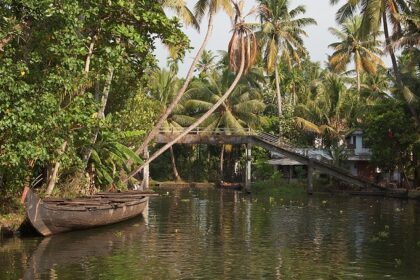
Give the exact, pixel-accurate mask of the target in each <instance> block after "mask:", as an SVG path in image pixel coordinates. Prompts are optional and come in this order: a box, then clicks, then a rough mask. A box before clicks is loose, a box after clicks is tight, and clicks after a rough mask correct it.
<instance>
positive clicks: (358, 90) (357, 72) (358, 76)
mask: <svg viewBox="0 0 420 280" xmlns="http://www.w3.org/2000/svg"><path fill="white" fill-rule="evenodd" d="M356 77H357V92H359V93H360V71H358V70H356Z"/></svg>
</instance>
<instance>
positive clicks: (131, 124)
mask: <svg viewBox="0 0 420 280" xmlns="http://www.w3.org/2000/svg"><path fill="white" fill-rule="evenodd" d="M179 27H180V25H179V22H178V21H177V19H169V18H168V17H167V16H166V15H165V13H164V11H163V9H162V6H161V5H160V4H159V3H157V2H156V1H145V0H136V1H127V0H119V1H96V0H87V1H51V0H43V1H38V0H22V1H2V2H1V3H0V169H1V170H2V177H1V178H2V180H3V181H2V182H0V186H6V188H12V187H13V186H17V187H19V186H20V185H22V184H23V183H24V181H25V180H26V179H25V178H26V177H27V176H28V175H29V177H28V178H30V177H31V176H37V175H38V174H43V176H44V179H45V180H46V179H47V174H48V172H47V170H48V169H49V166H50V165H51V164H52V163H54V162H57V161H60V162H61V167H60V168H61V169H60V172H61V173H62V174H66V176H71V175H72V174H74V173H77V172H79V171H82V172H83V171H84V170H81V169H83V168H85V167H86V165H87V163H83V162H82V159H81V156H82V154H83V152H84V151H85V150H86V147H88V146H90V145H92V143H91V142H92V141H91V139H92V135H95V133H96V132H97V131H98V132H99V133H98V134H99V141H100V143H99V144H98V145H95V147H94V148H95V153H94V154H93V155H92V157H94V158H95V159H94V160H92V161H93V162H94V164H95V165H96V166H97V169H96V170H97V172H98V173H97V175H98V177H100V178H101V179H100V182H99V185H101V184H104V185H108V184H110V182H111V181H112V182H115V180H117V179H118V176H116V175H115V174H119V172H120V171H121V170H123V169H124V168H126V167H125V164H124V162H125V161H126V160H128V159H130V160H134V161H135V162H138V161H139V158H138V157H136V156H135V155H134V154H133V152H132V151H131V150H130V149H129V148H128V147H127V146H130V145H132V144H133V143H137V142H138V141H139V140H140V139H141V138H142V137H143V136H144V131H145V130H147V129H148V128H149V127H150V126H151V125H152V123H153V121H154V119H155V117H156V115H157V110H158V106H157V105H156V103H155V102H153V101H152V100H150V98H147V97H146V95H145V93H144V92H143V88H144V87H145V85H146V79H147V77H145V76H144V73H145V71H147V70H148V69H149V68H150V67H151V66H154V65H155V63H156V60H155V58H154V56H153V49H154V48H155V40H156V38H160V39H161V40H162V41H163V42H165V43H167V44H170V45H174V46H176V47H177V50H178V51H179V54H180V55H182V54H183V51H184V50H185V48H186V47H188V39H187V37H186V36H185V35H184V34H183V33H182V31H181V30H180V28H179ZM110 65H112V67H113V69H115V73H114V79H113V81H112V84H111V87H110V88H111V90H110V92H109V101H108V104H107V106H106V110H105V115H106V119H105V120H102V121H98V119H97V118H96V117H95V114H96V113H97V112H98V108H99V106H100V100H101V94H102V92H103V91H104V87H105V84H106V83H105V81H106V76H107V73H108V69H109V66H110ZM64 141H67V142H68V146H67V149H66V151H65V152H64V153H62V154H60V153H58V152H57V150H59V147H60V146H61V144H62V143H63V142H64ZM0 191H1V190H0Z"/></svg>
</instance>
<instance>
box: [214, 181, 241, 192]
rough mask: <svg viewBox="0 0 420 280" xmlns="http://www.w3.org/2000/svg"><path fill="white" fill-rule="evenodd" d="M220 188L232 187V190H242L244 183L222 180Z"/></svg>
mask: <svg viewBox="0 0 420 280" xmlns="http://www.w3.org/2000/svg"><path fill="white" fill-rule="evenodd" d="M219 188H221V189H230V190H241V189H242V184H241V183H231V182H224V181H220V184H219Z"/></svg>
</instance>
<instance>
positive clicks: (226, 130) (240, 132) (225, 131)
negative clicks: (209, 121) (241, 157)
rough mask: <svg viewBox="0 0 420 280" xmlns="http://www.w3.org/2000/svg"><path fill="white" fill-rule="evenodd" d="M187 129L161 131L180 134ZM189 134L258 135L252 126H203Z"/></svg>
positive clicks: (178, 128)
mask: <svg viewBox="0 0 420 280" xmlns="http://www.w3.org/2000/svg"><path fill="white" fill-rule="evenodd" d="M185 130H186V129H185V128H183V127H171V128H162V129H160V130H159V133H162V134H180V133H182V132H184V131H185ZM188 134H195V135H197V134H209V135H212V134H214V135H256V133H255V131H254V130H252V129H251V128H242V129H234V128H216V129H206V128H203V127H197V128H195V129H193V130H191V131H190V132H189V133H188Z"/></svg>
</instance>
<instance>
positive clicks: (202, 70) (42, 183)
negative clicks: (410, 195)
mask: <svg viewBox="0 0 420 280" xmlns="http://www.w3.org/2000/svg"><path fill="white" fill-rule="evenodd" d="M330 2H331V4H333V5H335V4H337V2H338V1H336V0H331V1H330ZM257 4H258V5H257V6H256V7H255V8H254V9H252V10H251V11H244V5H243V1H213V0H199V1H197V2H196V4H195V5H194V6H193V7H192V6H191V7H188V6H189V5H187V3H186V2H185V1H143V0H135V1H134V0H121V1H72V2H70V1H52V0H47V1H36V0H20V1H11V0H9V1H3V2H1V4H0V194H2V196H3V197H4V198H6V199H8V198H10V197H11V196H16V194H17V193H19V192H20V190H21V189H22V187H23V186H27V185H32V186H34V187H39V188H41V189H42V190H44V191H45V193H46V195H54V193H60V192H66V191H69V188H70V189H73V191H76V192H82V193H89V192H93V191H96V190H98V189H101V188H103V189H106V188H111V187H113V188H125V187H126V183H127V182H128V183H131V182H132V181H133V179H132V177H133V176H134V177H136V178H139V177H138V176H137V175H138V173H139V172H141V171H142V169H143V168H144V167H145V166H147V165H148V164H151V169H152V172H151V177H152V178H154V179H157V180H172V179H175V180H182V179H184V180H210V181H212V180H213V181H214V180H220V179H223V176H230V175H229V174H232V173H237V172H238V169H239V173H240V171H241V166H244V164H243V161H244V158H243V154H244V152H243V150H244V147H243V146H240V145H238V146H232V145H220V146H205V145H193V146H186V145H174V144H176V143H177V141H178V140H179V139H180V138H182V137H183V136H185V135H186V134H188V133H189V132H190V131H192V130H194V129H196V128H199V129H201V130H204V131H208V132H211V131H217V130H218V129H219V130H221V129H229V130H230V131H235V132H237V133H241V132H244V131H246V130H249V129H252V130H260V131H264V132H267V133H271V134H274V135H276V136H278V137H281V139H283V140H285V141H288V142H289V143H291V144H292V145H295V146H298V147H313V146H315V144H316V145H317V146H318V147H319V146H321V147H322V148H325V149H329V150H331V151H335V153H341V152H342V151H343V147H344V145H345V138H346V136H347V135H348V134H349V133H351V132H352V131H354V130H356V129H363V130H364V131H365V135H366V139H367V145H369V147H370V148H371V149H372V154H373V156H372V163H371V164H372V165H374V166H376V167H379V168H381V169H382V170H387V171H392V170H395V169H398V170H401V171H403V173H404V176H405V177H406V178H407V181H409V182H412V183H411V184H410V186H411V187H419V186H420V137H419V135H420V134H419V131H420V130H419V129H420V128H419V125H420V123H419V121H418V113H419V109H420V108H419V98H420V96H419V93H420V90H419V89H420V50H419V47H420V41H419V38H420V37H419V30H420V28H419V26H420V25H419V22H420V19H419V15H420V14H419V8H420V7H419V1H417V0H405V1H403V0H395V1H367V0H366V1H363V0H360V1H346V2H345V3H344V5H343V6H341V7H338V11H337V25H338V27H336V28H334V27H332V28H331V29H330V31H331V32H332V33H333V34H334V35H335V36H336V37H337V40H338V41H337V42H331V45H330V47H331V51H332V53H331V55H330V56H329V57H328V61H327V63H326V65H325V67H321V65H320V63H317V62H313V61H312V60H311V58H310V56H309V55H308V51H307V49H306V47H305V45H304V37H305V36H307V33H306V31H305V29H306V27H307V26H309V25H312V24H315V21H314V20H313V19H312V18H309V17H305V8H304V7H303V6H297V7H296V8H291V5H292V1H288V0H280V1H271V0H261V1H257ZM168 11H171V12H175V14H176V16H169V13H168ZM216 12H225V13H226V14H227V15H228V16H230V17H231V18H232V22H233V26H232V36H231V40H230V42H229V45H228V46H226V51H221V52H218V53H216V52H213V51H209V50H206V47H207V43H208V40H209V38H210V36H211V33H212V29H213V24H214V16H215V14H216ZM250 15H252V16H254V17H255V16H256V17H257V18H258V19H259V22H258V23H250V22H249V19H250ZM204 18H207V20H208V22H207V24H206V25H207V29H206V30H205V32H206V35H205V37H204V41H203V43H202V45H201V46H200V47H199V49H198V51H197V53H196V55H195V57H194V60H193V62H192V64H191V65H190V67H189V71H188V73H187V75H186V77H184V78H182V77H180V75H179V71H178V64H179V63H181V61H182V60H183V58H184V54H185V52H186V51H187V50H188V48H189V47H190V45H189V40H188V38H187V37H186V35H185V34H184V33H183V32H182V29H181V27H182V24H186V25H192V26H194V27H195V28H196V29H197V30H200V32H202V31H204V30H203V29H204V28H202V27H203V25H205V24H202V25H201V28H200V23H201V22H202V21H203V19H204ZM380 23H381V24H382V27H381V26H380ZM331 25H332V26H333V25H335V24H333V23H331ZM389 26H391V27H392V30H390V28H389ZM382 34H383V35H384V38H382ZM157 39H159V40H160V41H162V42H163V44H164V45H165V46H167V47H168V49H169V50H170V52H169V53H170V55H171V57H170V58H168V61H169V62H170V63H169V64H168V69H165V68H159V67H158V66H157V61H156V59H155V57H154V56H153V50H154V49H155V48H156V43H157ZM397 50H398V51H397ZM385 55H390V56H391V61H392V67H391V68H389V69H388V68H387V66H386V65H385V64H384V63H383V60H382V59H383V58H384V56H385ZM194 74H195V75H194ZM161 129H172V130H174V129H175V130H176V129H178V130H182V133H181V134H179V135H177V137H175V138H174V139H172V141H170V142H169V143H167V144H165V145H157V144H154V143H153V139H154V137H155V136H156V134H157V133H158V132H159V130H161ZM146 148H149V149H150V151H151V156H150V157H147V156H144V155H143V153H144V151H145V150H146ZM167 151H168V152H169V154H168V153H167ZM268 156H269V155H268V154H267V153H266V152H264V151H257V152H256V154H255V161H256V162H259V163H263V162H265V161H266V160H267V159H268ZM142 157H143V158H144V159H142ZM337 158H339V157H337ZM258 166H259V167H258ZM258 166H257V169H258V168H260V169H261V170H257V171H256V172H255V174H267V172H266V170H267V169H266V168H267V166H266V165H264V164H258ZM170 170H172V171H173V172H170ZM76 186H77V187H76Z"/></svg>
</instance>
